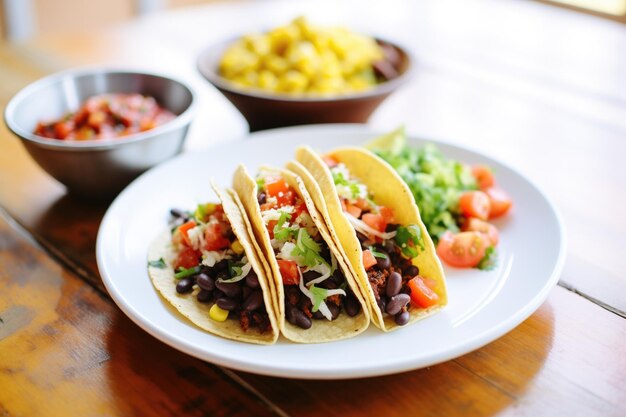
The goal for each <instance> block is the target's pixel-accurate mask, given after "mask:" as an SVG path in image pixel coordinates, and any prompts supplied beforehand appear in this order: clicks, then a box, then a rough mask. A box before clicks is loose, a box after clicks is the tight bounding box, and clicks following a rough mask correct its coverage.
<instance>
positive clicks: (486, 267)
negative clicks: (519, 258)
mask: <svg viewBox="0 0 626 417" xmlns="http://www.w3.org/2000/svg"><path fill="white" fill-rule="evenodd" d="M497 263H498V251H496V248H494V247H493V246H489V247H488V248H487V249H486V250H485V256H483V259H481V260H480V262H479V263H478V265H476V268H478V269H480V270H481V271H491V270H492V269H494V268H495V267H496V265H497Z"/></svg>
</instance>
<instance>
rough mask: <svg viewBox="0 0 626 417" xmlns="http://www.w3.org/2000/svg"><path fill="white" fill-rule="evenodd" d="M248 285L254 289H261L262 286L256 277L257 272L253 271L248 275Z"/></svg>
mask: <svg viewBox="0 0 626 417" xmlns="http://www.w3.org/2000/svg"><path fill="white" fill-rule="evenodd" d="M246 285H247V286H248V287H250V288H253V289H256V288H259V287H260V286H261V284H259V277H258V276H257V275H256V272H254V271H252V270H251V271H250V272H248V275H246Z"/></svg>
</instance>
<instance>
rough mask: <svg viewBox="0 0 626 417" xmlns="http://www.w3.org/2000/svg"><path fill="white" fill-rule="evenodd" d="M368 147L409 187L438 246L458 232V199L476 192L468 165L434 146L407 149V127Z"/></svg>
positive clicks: (377, 140)
mask: <svg viewBox="0 0 626 417" xmlns="http://www.w3.org/2000/svg"><path fill="white" fill-rule="evenodd" d="M366 147H367V148H368V149H371V150H372V151H374V152H375V153H376V154H378V155H379V156H380V157H381V158H383V159H384V160H386V161H387V162H388V163H389V164H390V165H391V166H392V167H393V168H394V169H395V170H396V171H397V172H398V174H399V175H400V176H401V177H402V179H403V180H404V181H405V182H406V184H407V185H408V186H409V188H410V189H411V192H412V193H413V196H414V197H415V201H416V203H417V206H418V207H419V209H420V215H421V217H422V221H423V222H424V225H425V226H426V229H427V230H428V234H429V235H430V236H431V237H432V238H433V241H434V242H435V243H437V242H438V241H439V237H440V236H441V235H442V234H443V233H444V232H446V231H447V230H450V231H452V232H454V233H456V232H458V231H459V228H458V226H457V223H456V216H457V215H458V212H459V209H458V201H459V197H460V195H461V193H462V192H463V191H466V190H475V189H477V184H476V180H475V179H474V177H473V176H472V173H471V170H470V169H469V168H468V167H467V166H466V165H464V164H462V163H461V162H459V161H455V160H453V159H448V158H446V157H444V155H443V154H442V153H441V152H440V151H439V150H438V149H437V148H436V147H435V146H434V145H432V144H428V145H425V146H423V147H421V148H413V147H410V146H408V145H407V144H406V133H405V131H404V128H400V129H397V130H395V131H393V132H391V133H389V134H387V135H384V136H381V137H379V138H377V139H374V140H373V141H371V142H370V143H368V144H367V145H366Z"/></svg>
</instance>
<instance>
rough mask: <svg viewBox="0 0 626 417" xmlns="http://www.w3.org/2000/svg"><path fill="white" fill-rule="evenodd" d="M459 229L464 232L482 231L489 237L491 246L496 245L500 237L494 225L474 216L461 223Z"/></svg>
mask: <svg viewBox="0 0 626 417" xmlns="http://www.w3.org/2000/svg"><path fill="white" fill-rule="evenodd" d="M461 230H463V231H464V232H481V233H484V234H485V235H487V237H488V238H489V241H490V242H491V246H496V245H497V244H498V241H499V239H500V233H498V229H497V228H496V226H494V225H493V224H491V223H489V222H486V221H484V220H480V219H477V218H476V217H470V218H469V219H467V220H466V221H465V223H463V227H462V228H461Z"/></svg>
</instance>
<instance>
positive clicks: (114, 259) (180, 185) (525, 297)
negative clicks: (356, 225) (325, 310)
mask: <svg viewBox="0 0 626 417" xmlns="http://www.w3.org/2000/svg"><path fill="white" fill-rule="evenodd" d="M376 136H377V133H374V132H372V131H371V130H369V129H368V128H367V127H366V126H361V125H327V126H308V127H296V128H288V129H278V130H273V131H266V132H263V133H258V134H255V135H253V138H251V139H249V140H245V141H241V142H236V143H228V144H224V145H221V146H216V147H213V148H211V149H209V150H206V151H202V152H195V153H187V154H183V155H181V156H179V157H177V158H174V159H172V160H171V161H168V162H167V163H165V164H162V165H160V166H158V167H156V168H153V169H151V170H150V171H148V172H147V173H145V174H144V175H142V176H141V177H140V178H138V179H137V180H136V181H134V182H133V183H132V184H131V185H130V186H128V188H126V189H125V190H124V191H123V192H122V193H121V194H120V195H119V197H118V198H117V199H116V200H115V201H114V202H113V204H112V205H111V207H110V208H109V210H108V211H107V213H106V215H105V217H104V219H103V221H102V224H101V226H100V231H99V234H98V242H97V258H98V267H99V269H100V273H101V275H102V279H103V280H104V283H105V285H106V287H107V289H108V291H109V293H110V294H111V296H112V297H113V299H114V300H115V302H116V303H117V305H118V306H119V307H120V308H121V309H122V310H123V311H124V313H126V314H127V315H128V316H129V317H130V318H131V319H132V320H133V321H134V322H135V323H137V324H138V325H139V326H141V327H142V328H143V329H144V330H146V331H147V332H148V333H150V334H152V335H153V336H155V337H156V338H158V339H160V340H162V341H163V342H165V343H167V344H169V345H171V346H173V347H175V348H176V349H179V350H181V351H183V352H186V353H188V354H190V355H192V356H196V357H198V358H200V359H204V360H206V361H209V362H213V363H216V364H219V365H223V366H227V367H230V368H235V369H240V370H244V371H248V372H254V373H259V374H266V375H275V376H282V377H290V378H327V379H335V378H355V377H365V376H373V375H383V374H391V373H396V372H401V371H407V370H410V369H416V368H420V367H425V366H429V365H433V364H435V363H439V362H443V361H446V360H449V359H452V358H455V357H458V356H460V355H463V354H464V353H467V352H470V351H472V350H475V349H477V348H479V347H481V346H483V345H485V344H487V343H489V342H491V341H492V340H494V339H496V338H498V337H500V336H502V335H503V334H505V333H506V332H508V331H509V330H511V329H513V328H514V327H515V326H517V325H518V324H519V323H521V322H522V321H523V320H524V319H526V318H527V317H528V316H529V315H530V314H532V313H533V312H534V311H535V310H536V309H537V308H538V307H539V305H541V303H542V302H543V301H544V300H545V298H546V297H547V295H548V293H549V292H550V290H551V289H552V287H553V286H554V285H555V284H556V282H557V280H558V277H559V275H560V273H561V270H562V267H563V262H564V257H565V239H564V230H563V226H562V222H561V220H560V217H559V215H558V214H557V212H556V210H555V208H554V206H553V205H552V204H551V203H550V201H549V200H548V198H547V197H546V196H545V195H544V194H542V193H541V192H540V191H539V190H538V189H537V188H536V187H535V186H534V185H532V184H531V183H530V182H529V181H528V180H527V179H525V178H524V177H523V176H522V175H520V174H519V173H517V172H515V171H513V170H511V169H510V168H507V167H506V166H504V165H502V164H501V163H499V162H497V161H494V160H492V159H490V158H487V157H485V156H482V155H480V154H478V153H476V152H472V151H470V150H467V149H463V148H460V147H457V146H452V145H448V144H444V143H438V146H439V148H440V149H441V150H442V151H443V152H444V153H445V154H446V155H447V156H449V157H452V158H455V159H458V160H461V161H465V162H468V163H472V164H473V163H484V164H487V165H489V166H491V167H493V168H494V169H495V171H496V173H497V180H498V182H499V184H500V185H501V186H502V187H503V188H504V189H505V190H507V191H508V192H509V193H510V194H511V196H512V197H513V200H514V202H515V206H514V209H513V211H512V213H511V214H510V215H508V216H507V217H506V218H504V219H501V220H499V221H498V222H497V224H498V228H499V229H500V242H501V243H500V245H499V248H498V250H499V255H500V256H499V263H498V267H497V268H496V269H495V270H493V271H489V272H484V271H478V270H459V269H454V268H448V267H446V275H447V282H448V291H449V305H448V306H447V307H446V308H445V309H443V310H442V311H441V312H440V313H438V314H436V315H434V316H432V317H430V318H428V319H426V320H423V321H421V322H418V323H416V324H415V325H412V326H408V327H406V328H404V329H401V330H398V331H395V332H392V333H383V332H381V331H379V330H378V329H376V328H375V327H374V326H371V327H370V329H368V330H367V331H366V332H365V333H362V334H361V335H359V336H357V337H355V338H352V339H348V340H345V341H340V342H333V343H325V344H313V345H300V344H295V343H290V342H288V341H286V340H285V339H284V338H282V337H281V338H280V339H279V341H278V343H276V344H275V345H272V346H256V345H250V344H246V343H238V342H233V341H229V340H225V339H222V338H220V337H217V336H213V335H211V334H208V333H205V332H203V331H201V330H199V329H197V328H196V327H194V326H193V325H192V324H191V323H189V322H188V321H186V320H185V318H184V317H182V316H180V315H179V314H177V313H176V312H174V311H173V309H171V308H169V306H168V305H166V303H165V302H164V301H163V300H162V299H161V298H159V296H158V294H157V292H156V291H155V290H154V288H153V287H152V284H151V282H150V280H149V278H148V275H147V271H146V262H147V261H146V253H147V249H148V245H149V243H150V242H151V241H152V239H153V238H154V237H155V236H156V234H158V233H159V232H160V231H161V230H163V228H164V227H166V221H167V217H168V212H169V209H170V208H172V207H179V208H191V207H194V206H195V204H197V203H199V202H204V201H209V200H212V199H215V197H214V196H213V194H212V191H211V190H210V187H209V180H210V178H215V179H216V181H217V182H218V183H220V184H222V185H230V183H231V177H232V173H233V171H234V169H235V167H236V166H237V164H239V163H241V162H243V163H244V164H246V165H247V167H248V169H249V170H250V172H255V170H256V169H257V167H258V166H260V165H262V164H265V165H267V164H273V165H275V166H282V165H283V164H284V163H285V162H286V161H288V160H289V159H290V158H292V155H293V151H294V149H295V148H296V147H297V146H298V145H301V144H309V145H311V146H313V147H315V148H317V149H319V150H328V149H331V148H333V147H336V146H338V145H350V144H352V145H357V144H361V143H363V142H364V141H366V140H368V139H371V138H373V137H376ZM410 142H411V144H412V145H415V146H419V145H421V144H423V143H424V141H422V140H417V139H414V140H411V141H410Z"/></svg>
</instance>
